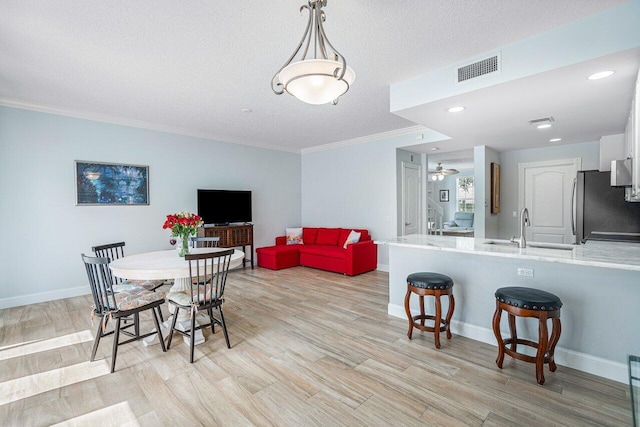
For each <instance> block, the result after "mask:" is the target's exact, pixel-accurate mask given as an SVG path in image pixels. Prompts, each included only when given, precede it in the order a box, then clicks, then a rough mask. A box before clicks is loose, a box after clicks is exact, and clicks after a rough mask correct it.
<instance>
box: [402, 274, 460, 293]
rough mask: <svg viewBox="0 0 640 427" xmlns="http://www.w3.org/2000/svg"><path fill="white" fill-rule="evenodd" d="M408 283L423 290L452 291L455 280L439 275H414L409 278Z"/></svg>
mask: <svg viewBox="0 0 640 427" xmlns="http://www.w3.org/2000/svg"><path fill="white" fill-rule="evenodd" d="M407 283H408V284H410V285H411V286H415V287H416V288H422V289H451V288H453V280H451V277H449V276H445V275H444V274H439V273H429V272H422V273H412V274H410V275H409V276H407Z"/></svg>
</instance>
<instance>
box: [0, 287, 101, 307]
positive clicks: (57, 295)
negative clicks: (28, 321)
mask: <svg viewBox="0 0 640 427" xmlns="http://www.w3.org/2000/svg"><path fill="white" fill-rule="evenodd" d="M90 293H91V289H89V286H79V287H77V288H67V289H59V290H56V291H49V292H39V293H37V294H29V295H21V296H19V297H11V298H2V299H0V309H1V308H10V307H19V306H21V305H28V304H36V303H39V302H46V301H53V300H57V299H63V298H70V297H77V296H80V295H87V294H90Z"/></svg>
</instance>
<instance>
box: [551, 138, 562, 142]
mask: <svg viewBox="0 0 640 427" xmlns="http://www.w3.org/2000/svg"><path fill="white" fill-rule="evenodd" d="M558 141H562V138H551V139H550V140H549V142H558Z"/></svg>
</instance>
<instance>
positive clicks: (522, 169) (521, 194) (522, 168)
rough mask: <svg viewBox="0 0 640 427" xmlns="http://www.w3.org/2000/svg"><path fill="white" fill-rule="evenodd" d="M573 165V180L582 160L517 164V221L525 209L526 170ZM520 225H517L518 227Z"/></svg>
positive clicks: (578, 158) (577, 158) (555, 160)
mask: <svg viewBox="0 0 640 427" xmlns="http://www.w3.org/2000/svg"><path fill="white" fill-rule="evenodd" d="M571 165H573V170H574V174H575V176H574V178H575V177H576V176H578V171H579V170H582V158H581V157H574V158H568V159H552V160H543V161H539V162H528V163H518V215H517V220H518V221H520V212H521V211H522V209H523V208H524V207H525V206H524V199H525V182H524V179H525V173H526V169H527V168H537V167H553V166H571ZM519 226H520V224H519V223H518V227H519Z"/></svg>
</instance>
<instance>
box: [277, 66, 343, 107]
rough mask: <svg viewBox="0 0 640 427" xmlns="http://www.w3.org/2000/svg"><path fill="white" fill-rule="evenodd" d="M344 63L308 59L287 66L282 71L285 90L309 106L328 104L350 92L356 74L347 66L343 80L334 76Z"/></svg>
mask: <svg viewBox="0 0 640 427" xmlns="http://www.w3.org/2000/svg"><path fill="white" fill-rule="evenodd" d="M340 67H342V63H340V62H338V61H331V60H329V59H307V60H304V61H298V62H294V63H292V64H289V65H287V66H286V67H284V68H283V69H282V71H280V76H279V77H280V82H281V83H282V85H283V86H284V90H285V91H287V92H288V93H290V94H291V95H293V96H295V97H296V98H298V99H299V100H300V101H303V102H306V103H307V104H314V105H319V104H328V103H329V102H332V101H333V100H334V99H337V98H338V97H340V96H342V95H344V94H345V92H347V91H348V90H349V86H351V84H352V83H353V81H354V80H355V77H356V74H355V73H354V72H353V70H352V69H351V67H349V66H347V70H346V72H345V73H344V77H343V78H342V79H337V78H336V77H335V76H334V72H335V71H336V70H340Z"/></svg>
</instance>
